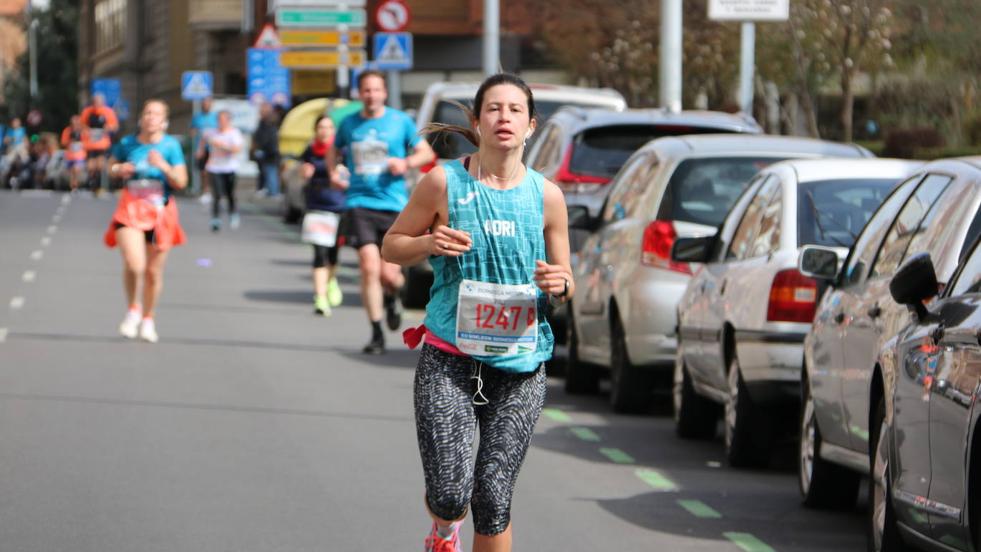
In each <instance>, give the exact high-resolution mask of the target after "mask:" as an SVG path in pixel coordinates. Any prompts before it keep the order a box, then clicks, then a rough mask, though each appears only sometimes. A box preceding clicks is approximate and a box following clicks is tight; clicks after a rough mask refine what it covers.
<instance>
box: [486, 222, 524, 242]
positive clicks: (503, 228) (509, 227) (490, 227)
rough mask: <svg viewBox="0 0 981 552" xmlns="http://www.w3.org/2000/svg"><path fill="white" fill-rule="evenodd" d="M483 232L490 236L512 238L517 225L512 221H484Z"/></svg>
mask: <svg viewBox="0 0 981 552" xmlns="http://www.w3.org/2000/svg"><path fill="white" fill-rule="evenodd" d="M484 232H487V233H488V234H490V235H492V236H504V237H508V238H513V237H514V236H515V234H516V233H517V225H516V224H515V223H514V221H513V220H485V221H484Z"/></svg>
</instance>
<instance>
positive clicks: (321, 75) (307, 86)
mask: <svg viewBox="0 0 981 552" xmlns="http://www.w3.org/2000/svg"><path fill="white" fill-rule="evenodd" d="M290 73H292V74H293V93H294V94H296V95H297V96H302V95H304V94H308V95H309V94H322V95H327V94H330V93H331V92H333V91H334V90H335V89H336V88H337V72H336V71H316V70H314V71H304V70H302V69H299V70H296V71H290Z"/></svg>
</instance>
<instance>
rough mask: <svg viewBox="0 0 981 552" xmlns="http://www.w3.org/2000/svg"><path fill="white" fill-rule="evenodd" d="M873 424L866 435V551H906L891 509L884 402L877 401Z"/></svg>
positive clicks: (881, 400)
mask: <svg viewBox="0 0 981 552" xmlns="http://www.w3.org/2000/svg"><path fill="white" fill-rule="evenodd" d="M875 410H876V415H875V425H874V427H872V428H871V429H872V431H871V432H870V433H869V435H870V436H871V437H872V439H873V440H872V442H870V443H869V445H870V448H869V450H870V459H869V460H870V463H871V464H870V465H871V466H872V474H871V477H869V515H868V533H869V540H868V550H869V552H899V551H905V550H909V548H908V547H907V546H906V543H904V542H903V539H902V538H901V537H900V536H899V529H898V527H897V526H896V513H895V511H894V510H893V507H892V489H891V485H892V482H891V481H890V476H889V445H888V433H887V432H886V424H885V423H884V422H885V418H886V402H885V399H879V404H878V405H877V406H876V409H875Z"/></svg>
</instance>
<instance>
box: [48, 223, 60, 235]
mask: <svg viewBox="0 0 981 552" xmlns="http://www.w3.org/2000/svg"><path fill="white" fill-rule="evenodd" d="M57 231H58V227H57V226H55V225H53V224H52V225H51V226H49V227H48V233H49V234H54V233H55V232H57Z"/></svg>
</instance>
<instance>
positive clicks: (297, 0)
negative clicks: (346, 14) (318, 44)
mask: <svg viewBox="0 0 981 552" xmlns="http://www.w3.org/2000/svg"><path fill="white" fill-rule="evenodd" d="M366 3H367V0H270V2H269V8H270V9H269V11H270V13H271V12H272V11H273V10H278V9H281V8H296V7H309V8H322V7H324V5H325V4H328V5H330V4H344V5H345V6H347V7H349V8H363V7H364V6H365V4H366Z"/></svg>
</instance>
